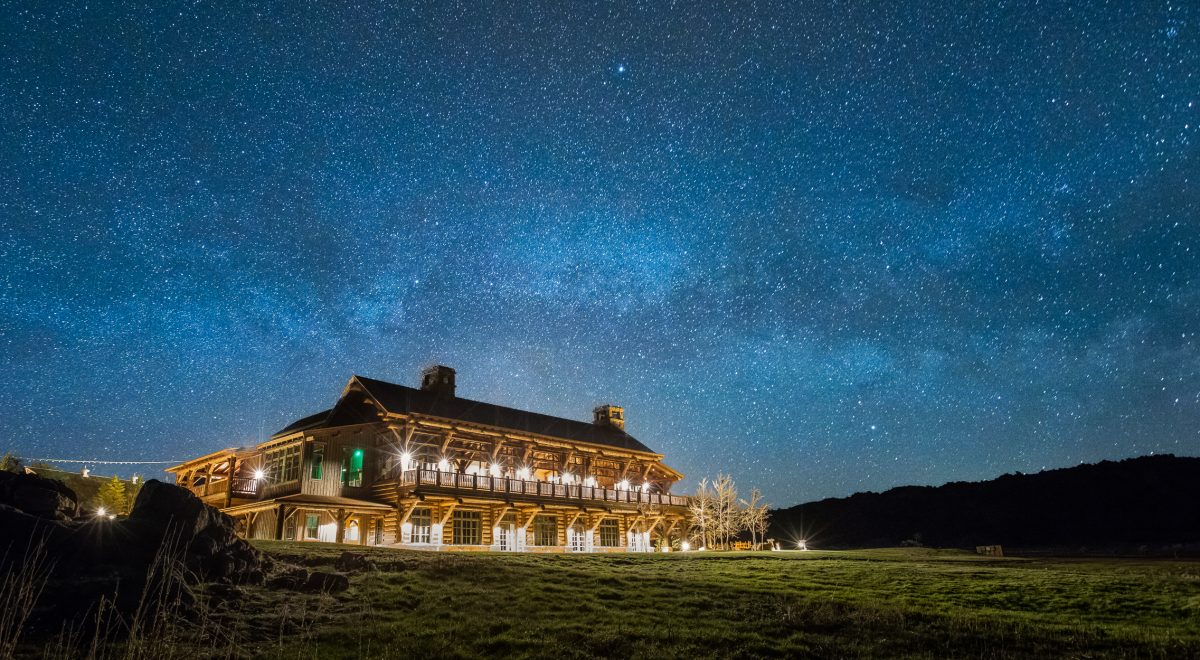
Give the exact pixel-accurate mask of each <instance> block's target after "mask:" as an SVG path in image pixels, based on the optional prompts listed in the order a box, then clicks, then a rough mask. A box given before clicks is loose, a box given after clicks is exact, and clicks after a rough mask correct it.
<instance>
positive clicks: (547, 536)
mask: <svg viewBox="0 0 1200 660" xmlns="http://www.w3.org/2000/svg"><path fill="white" fill-rule="evenodd" d="M533 544H534V545H558V517H557V516H547V515H541V516H538V517H536V518H534V519H533Z"/></svg>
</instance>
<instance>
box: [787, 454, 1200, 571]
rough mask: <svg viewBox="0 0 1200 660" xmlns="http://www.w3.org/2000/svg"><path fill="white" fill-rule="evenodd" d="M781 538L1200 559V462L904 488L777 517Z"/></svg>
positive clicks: (1177, 460) (1154, 461)
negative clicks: (1181, 555)
mask: <svg viewBox="0 0 1200 660" xmlns="http://www.w3.org/2000/svg"><path fill="white" fill-rule="evenodd" d="M773 515H774V518H773V524H772V530H771V531H772V533H773V534H774V537H775V538H777V539H785V540H786V539H798V538H807V539H809V540H810V542H811V543H812V545H814V546H817V547H823V548H856V547H881V546H895V545H900V544H903V543H912V542H919V543H921V544H924V545H929V546H936V547H961V548H971V547H974V546H977V545H988V544H1002V545H1004V546H1006V548H1025V549H1052V550H1057V551H1064V552H1110V551H1111V552H1148V553H1158V554H1174V553H1178V552H1181V551H1182V552H1188V553H1195V552H1196V551H1197V549H1198V547H1200V545H1198V544H1200V458H1185V457H1176V456H1171V455H1164V456H1144V457H1141V458H1131V459H1127V460H1123V461H1120V462H1112V461H1102V462H1100V463H1097V464H1094V465H1080V466H1077V467H1072V468H1064V469H1059V470H1047V471H1045V472H1039V473H1038V474H1019V473H1018V474H1006V475H1004V476H1002V477H999V478H997V479H993V480H991V481H982V482H974V483H965V482H954V483H949V484H946V485H944V486H938V487H931V486H904V487H900V488H893V489H891V490H889V491H886V492H883V493H857V494H855V495H852V496H850V497H846V498H834V499H827V500H821V501H819V502H810V503H807V504H801V505H799V506H795V507H792V508H789V509H783V510H780V511H776V512H774V514H773Z"/></svg>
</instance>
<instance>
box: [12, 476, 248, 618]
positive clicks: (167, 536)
mask: <svg viewBox="0 0 1200 660" xmlns="http://www.w3.org/2000/svg"><path fill="white" fill-rule="evenodd" d="M0 475H3V476H0V557H7V559H5V560H4V561H5V562H6V563H7V566H0V572H4V571H11V570H16V569H19V568H20V567H21V566H29V565H33V564H34V563H35V562H40V563H41V565H42V566H43V567H44V570H46V571H48V572H49V575H50V577H49V582H48V584H47V587H46V590H45V591H46V593H48V594H56V593H69V594H70V598H62V597H59V598H43V599H42V600H43V602H44V603H46V604H47V605H50V606H53V609H55V610H56V613H57V614H58V615H62V616H65V615H67V614H68V612H65V611H63V610H70V609H71V608H75V609H79V610H80V611H86V610H87V609H88V608H89V607H91V606H92V604H94V603H95V602H96V601H97V600H98V599H99V597H100V596H106V597H108V598H111V599H115V601H116V606H117V607H118V609H124V610H132V609H133V608H136V607H137V605H138V603H139V601H141V599H142V594H143V592H144V591H145V590H146V589H145V588H146V587H147V585H148V584H149V586H150V587H152V588H151V589H150V590H149V591H151V592H154V593H161V594H168V595H169V596H170V600H171V602H172V603H175V604H178V603H183V605H184V606H185V607H187V606H189V605H190V604H191V603H192V602H193V601H194V598H193V597H192V594H191V591H190V588H189V586H188V585H190V584H196V583H198V582H203V581H221V582H225V583H230V584H257V583H261V582H262V581H263V579H264V575H265V574H266V572H267V570H269V568H270V562H269V560H268V559H267V558H265V557H264V556H263V555H262V554H261V553H260V552H259V551H257V550H255V549H254V548H253V547H252V546H251V545H250V544H249V543H247V542H246V541H244V540H242V539H240V538H238V537H237V535H236V534H235V533H234V524H233V519H232V518H230V517H229V516H227V515H225V514H223V513H221V512H220V511H217V510H216V509H214V508H212V507H210V506H207V505H205V504H204V503H203V502H201V501H200V500H199V499H197V498H196V496H195V495H193V494H192V493H191V492H189V491H187V490H186V489H183V488H179V487H178V486H173V485H171V484H164V483H161V482H159V481H156V480H151V481H148V482H146V484H145V485H144V486H143V487H142V489H141V492H139V493H138V498H137V501H136V502H135V503H134V506H133V510H132V511H131V512H130V514H129V516H128V518H126V519H123V520H110V519H108V518H104V517H90V518H79V517H77V514H78V511H79V507H78V502H77V500H76V498H75V496H74V493H72V492H71V491H70V489H69V488H66V486H63V485H62V484H61V483H58V482H55V481H52V480H49V479H43V478H41V477H36V476H33V475H22V474H11V473H0ZM164 559H166V560H167V561H163V560H164ZM176 567H182V570H178V569H177V568H176ZM148 580H153V581H152V582H149V583H148ZM143 605H153V604H146V603H143ZM51 618H54V617H51Z"/></svg>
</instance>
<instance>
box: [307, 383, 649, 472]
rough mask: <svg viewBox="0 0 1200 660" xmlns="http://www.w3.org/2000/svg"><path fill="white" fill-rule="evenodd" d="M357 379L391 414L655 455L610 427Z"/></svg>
mask: <svg viewBox="0 0 1200 660" xmlns="http://www.w3.org/2000/svg"><path fill="white" fill-rule="evenodd" d="M355 378H357V379H358V382H360V383H362V385H363V387H365V388H366V389H367V392H368V393H369V394H370V395H371V396H372V397H374V398H375V400H376V401H378V402H379V403H380V404H381V405H382V406H383V407H384V408H386V409H387V411H388V412H391V413H402V414H409V413H415V414H418V415H430V416H432V417H441V418H443V419H453V420H458V421H461V422H467V423H473V424H483V425H487V426H497V427H500V428H505V429H512V430H514V431H521V432H524V433H533V434H537V435H545V436H550V437H553V438H565V439H568V440H577V441H579V442H587V443H591V444H596V445H607V446H609V447H616V448H620V449H628V450H631V451H641V452H647V453H651V454H652V453H654V451H653V450H651V449H650V448H649V447H647V446H646V445H643V444H642V443H641V442H638V440H637V438H634V437H633V436H631V435H629V434H628V433H626V432H624V431H622V430H620V429H615V428H612V427H609V426H598V425H596V424H591V423H588V422H580V421H576V420H573V419H563V418H562V417H552V416H550V415H542V414H539V413H533V412H526V411H524V410H517V409H515V408H506V407H504V406H497V405H495V404H491V403H482V402H480V401H472V400H470V399H460V398H458V397H447V396H444V395H438V394H435V393H433V392H427V391H425V390H418V389H415V388H412V387H406V386H404V385H397V384H395V383H388V382H385V381H382V380H375V379H374V378H366V377H364V376H355ZM318 414H320V413H318ZM306 419H307V418H306ZM301 421H303V420H301ZM297 424H299V422H297Z"/></svg>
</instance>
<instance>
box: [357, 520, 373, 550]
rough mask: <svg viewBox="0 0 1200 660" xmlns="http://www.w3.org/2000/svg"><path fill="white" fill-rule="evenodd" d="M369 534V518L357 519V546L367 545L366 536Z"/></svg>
mask: <svg viewBox="0 0 1200 660" xmlns="http://www.w3.org/2000/svg"><path fill="white" fill-rule="evenodd" d="M370 533H371V516H361V515H360V516H359V517H358V544H359V545H366V544H367V535H368V534H370Z"/></svg>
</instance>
